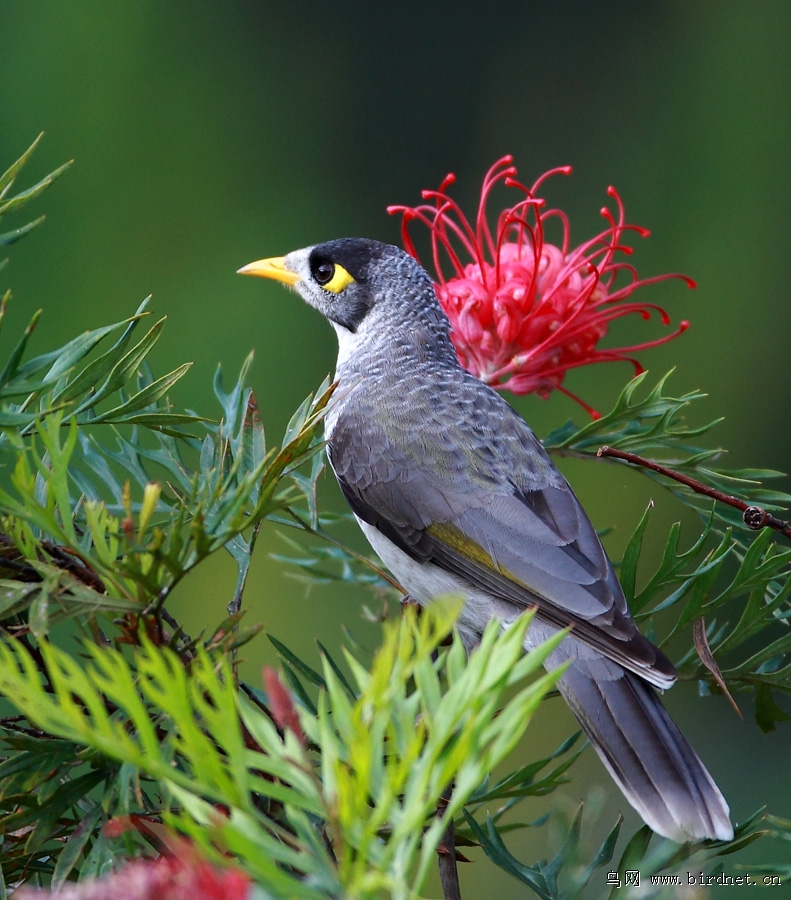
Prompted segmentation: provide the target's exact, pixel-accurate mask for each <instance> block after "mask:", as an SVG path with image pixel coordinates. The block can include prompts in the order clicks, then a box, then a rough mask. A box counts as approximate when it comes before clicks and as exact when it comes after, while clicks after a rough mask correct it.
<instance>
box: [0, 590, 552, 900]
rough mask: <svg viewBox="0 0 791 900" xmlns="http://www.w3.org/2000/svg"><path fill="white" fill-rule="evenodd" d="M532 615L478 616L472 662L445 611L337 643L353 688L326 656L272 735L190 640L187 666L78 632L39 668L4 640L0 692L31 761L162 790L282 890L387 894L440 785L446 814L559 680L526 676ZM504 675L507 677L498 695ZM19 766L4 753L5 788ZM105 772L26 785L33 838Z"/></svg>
mask: <svg viewBox="0 0 791 900" xmlns="http://www.w3.org/2000/svg"><path fill="white" fill-rule="evenodd" d="M456 608H457V607H456ZM529 618H530V617H529V616H528V615H526V616H524V617H523V618H522V620H521V621H520V622H517V623H516V624H515V625H514V626H513V627H512V628H510V629H508V631H506V632H502V631H501V629H500V628H499V626H498V625H497V623H494V622H493V623H491V625H490V627H489V628H488V629H487V631H486V633H485V635H484V637H483V640H482V641H481V644H480V646H479V647H478V648H477V650H476V651H475V652H474V653H473V654H472V655H471V657H470V659H469V662H468V661H467V657H466V653H465V650H464V647H463V645H462V643H461V640H460V638H459V637H458V636H455V637H454V640H453V643H452V644H451V646H450V647H449V648H447V649H444V648H442V649H441V648H440V645H441V643H442V642H443V640H444V639H445V638H446V637H447V636H448V634H449V633H450V630H451V628H452V625H453V622H454V619H455V612H454V610H453V608H451V609H450V610H448V609H445V610H440V611H438V613H432V614H431V615H423V616H420V617H418V616H417V615H416V614H415V612H414V611H411V614H410V615H405V616H404V617H402V618H401V619H400V620H397V621H394V622H392V623H388V625H387V626H386V627H385V630H384V635H383V642H382V646H381V648H380V649H379V651H378V652H377V654H376V656H375V658H374V660H373V662H372V664H371V665H370V668H366V667H365V666H364V665H363V663H362V662H361V661H360V660H358V659H356V658H355V657H353V656H352V655H351V654H349V655H348V656H347V663H348V664H349V666H350V668H351V671H352V674H353V678H354V680H355V684H356V689H357V692H358V693H357V697H356V699H355V700H353V701H352V700H350V699H349V697H348V695H347V688H346V686H345V685H344V684H343V683H342V681H341V680H340V679H339V678H338V676H337V675H336V673H335V669H334V667H333V665H331V664H330V663H328V662H327V661H325V663H324V687H323V688H322V690H321V692H320V695H319V699H318V712H317V713H316V714H313V713H311V712H309V711H307V710H304V709H303V710H302V711H301V713H300V715H299V724H300V726H301V729H302V730H303V731H304V735H303V734H302V733H295V731H293V730H291V729H289V728H286V729H284V730H282V731H280V730H278V728H277V727H276V725H275V724H274V723H273V721H272V717H271V715H270V714H268V713H267V712H265V711H263V710H262V709H261V708H259V707H258V706H256V705H255V704H252V703H250V702H247V701H245V700H244V699H243V697H242V696H241V695H240V694H239V693H238V691H237V689H236V685H235V683H234V679H233V675H232V671H231V667H230V665H229V664H228V662H227V660H226V659H224V658H223V657H222V656H219V657H218V656H216V655H215V656H210V655H209V654H208V653H206V652H205V651H203V650H199V651H198V653H197V655H196V656H195V658H194V659H193V660H192V662H191V664H190V665H189V667H187V668H185V666H184V664H183V660H182V659H181V658H180V657H179V656H178V655H177V654H176V653H174V652H173V651H171V650H168V649H166V648H158V647H156V646H155V645H153V644H152V643H150V642H148V641H144V642H143V644H142V646H141V648H140V649H139V650H137V651H136V652H134V653H133V654H132V656H131V659H129V660H127V658H126V657H125V656H124V654H123V653H121V652H119V651H117V650H114V649H111V648H108V647H99V646H96V645H92V644H87V645H85V648H84V649H85V654H86V656H87V660H81V661H79V662H78V661H77V660H75V659H74V658H73V657H72V656H70V655H69V654H67V653H66V652H64V651H63V650H59V649H58V648H57V647H56V646H54V645H52V644H49V643H47V642H44V643H42V644H41V645H40V653H41V657H42V658H43V668H42V669H39V667H38V665H37V661H36V659H35V658H34V656H33V655H32V654H31V653H30V651H28V650H26V649H25V646H24V644H23V643H22V642H21V641H14V640H7V641H6V642H5V643H4V644H0V691H2V693H3V694H4V695H5V696H6V697H7V698H8V699H9V700H10V701H11V702H12V703H13V704H14V705H15V707H16V708H17V709H19V710H20V711H21V712H22V713H23V714H24V715H25V716H26V718H27V719H28V721H29V722H31V723H33V724H34V725H36V726H37V727H39V728H41V729H42V730H43V731H45V732H47V733H48V734H49V735H52V736H54V738H53V739H51V740H50V744H51V745H52V749H51V751H50V753H49V754H48V758H47V759H46V760H44V761H42V762H41V763H40V767H41V766H43V767H50V766H52V765H57V764H59V763H60V764H62V763H63V761H64V760H67V759H69V753H70V751H73V748H74V746H76V745H81V746H83V747H86V748H89V750H91V751H94V752H95V753H96V754H99V755H101V757H102V758H104V759H105V760H111V761H113V762H115V763H116V764H121V765H125V766H131V767H134V769H135V770H137V771H139V772H140V773H142V774H143V776H145V777H148V778H151V779H155V780H156V781H157V783H158V784H159V785H161V786H162V787H163V788H164V789H165V790H166V791H167V794H168V797H169V802H168V804H166V805H170V807H171V811H170V815H169V817H168V820H169V821H170V823H171V824H172V825H173V826H174V827H176V828H178V830H179V831H181V832H183V833H185V834H188V835H190V836H191V837H192V838H193V839H194V840H195V841H196V843H198V844H199V845H200V846H201V848H202V849H203V850H204V851H205V853H206V854H207V855H210V856H212V857H214V858H219V852H218V848H219V847H222V848H223V849H224V850H225V851H227V852H231V853H233V854H234V855H235V857H236V858H237V860H238V861H239V863H240V864H241V865H242V866H243V867H244V868H245V869H246V870H247V871H248V872H249V873H250V874H251V875H252V876H253V877H254V878H255V879H256V881H257V882H258V883H259V884H261V885H263V886H264V887H265V888H267V889H268V890H270V891H272V892H274V893H276V894H277V895H278V896H289V897H294V898H297V897H299V898H305V900H313V898H317V897H327V896H337V897H347V896H353V897H360V898H365V897H376V896H380V895H381V892H382V891H383V890H384V891H386V892H387V893H388V895H389V896H392V897H403V898H406V897H412V896H415V894H416V893H418V892H419V891H420V889H421V886H422V884H423V882H424V881H425V878H426V875H427V873H428V870H429V868H430V867H431V865H432V864H433V860H434V855H435V851H436V849H437V846H438V844H439V842H440V839H441V837H442V833H443V831H444V830H445V822H444V821H443V819H442V818H440V817H438V816H437V804H438V801H439V798H440V797H441V796H442V794H443V792H444V791H445V790H446V788H447V787H448V786H449V785H451V784H452V785H453V792H452V795H451V796H450V799H449V801H448V805H447V808H446V810H445V816H446V817H452V816H455V815H456V814H457V813H459V812H460V811H461V810H462V808H463V807H464V805H465V803H466V802H467V800H468V799H469V797H470V795H471V794H472V793H473V791H475V789H476V788H477V787H478V785H479V784H480V783H481V782H482V781H483V780H484V779H485V778H486V776H487V774H488V773H489V772H490V771H491V770H492V769H493V768H494V767H495V766H497V765H498V764H499V763H500V762H501V761H502V760H503V759H504V758H505V756H506V755H507V754H508V753H509V751H510V750H511V749H512V748H513V747H514V745H515V744H516V743H517V741H518V740H519V738H520V737H521V735H522V733H523V732H524V729H525V728H526V727H527V725H528V723H529V721H530V718H531V715H532V713H533V711H534V710H535V709H536V707H537V706H538V704H539V702H540V700H541V698H542V697H543V695H544V694H545V693H546V691H547V690H548V689H549V688H550V687H551V686H552V684H553V683H554V681H555V680H556V678H557V674H558V673H557V672H556V673H553V674H552V675H548V674H542V675H541V676H540V677H538V678H537V679H535V680H533V681H532V682H531V683H525V682H526V679H528V677H529V676H533V675H535V673H536V671H537V670H538V669H540V668H541V664H542V662H543V660H544V659H545V658H546V655H547V654H548V653H549V651H550V650H551V649H552V647H553V646H556V645H557V643H558V642H559V639H560V637H561V636H558V638H555V639H553V640H552V641H550V642H548V643H547V644H545V645H543V646H542V647H540V648H538V649H536V650H534V651H532V652H531V653H529V654H527V655H525V654H524V653H523V652H522V643H523V640H524V634H525V630H526V628H527V626H528V624H529ZM511 688H517V689H518V690H517V692H516V693H513V691H510V692H509V694H510V696H508V697H506V691H509V689H511ZM245 735H247V740H245ZM312 747H320V748H321V754H320V756H319V755H317V754H316V753H315V752H314V751H313V750H312V749H311V748H312ZM26 762H27V760H26V758H25V757H20V758H17V761H16V766H15V767H12V766H8V764H6V772H5V773H2V772H0V774H6V776H7V778H6V784H8V776H14V775H16V776H18V775H19V772H20V770H21V769H22V766H23V764H24V763H26ZM107 768H108V767H107V765H106V764H104V765H103V767H102V768H99V769H94V770H93V771H92V772H90V773H88V774H86V775H84V776H82V777H81V779H74V780H72V781H71V782H69V784H68V790H67V791H64V790H62V789H59V790H58V791H56V792H55V795H56V796H57V794H58V793H61V794H68V796H63V797H57V800H56V799H55V798H54V797H50V796H42V795H41V793H40V794H39V807H40V808H39V809H38V810H36V812H37V813H38V816H39V818H38V824H37V830H42V833H43V834H47V833H48V828H46V827H44V828H43V829H41V828H40V826H41V823H42V822H46V823H47V825H48V826H49V825H51V821H50V820H52V821H54V820H55V819H56V818H57V817H59V816H60V815H61V814H62V812H63V810H64V808H65V807H66V806H68V805H71V804H74V803H75V801H77V800H78V799H79V800H81V801H82V802H83V803H85V804H87V805H88V808H89V810H90V811H91V812H95V810H96V808H97V806H96V803H95V801H91V800H89V799H87V798H86V797H84V794H87V793H88V792H89V790H90V788H92V787H94V786H95V785H96V784H98V783H99V782H100V781H102V780H105V779H106V778H107V777H108V776H107ZM12 769H15V771H11V770H12ZM20 781H21V780H20V779H19V778H18V777H17V783H18V784H17V789H20V788H23V787H27V788H28V789H29V788H30V786H31V782H30V777H29V775H28V776H27V778H26V780H25V781H24V782H22V783H20ZM216 804H221V805H222V807H223V809H225V810H226V813H225V814H224V815H218V812H217V808H216ZM18 821H20V822H21V821H28V818H25V819H22V818H20V819H18ZM34 838H35V833H34V835H33V836H31V841H33V840H34ZM29 843H30V842H29ZM35 846H37V847H39V846H40V843H39V842H38V841H35Z"/></svg>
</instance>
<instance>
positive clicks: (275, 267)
mask: <svg viewBox="0 0 791 900" xmlns="http://www.w3.org/2000/svg"><path fill="white" fill-rule="evenodd" d="M284 259H285V257H283V256H273V257H271V258H270V259H259V260H257V261H256V262H251V263H249V264H248V265H246V266H242V268H241V269H239V270H238V271H237V275H259V276H260V277H261V278H272V279H274V280H275V281H282V282H283V284H296V283H297V282H298V281H299V280H300V278H299V275H297V273H296V272H292V271H291V270H290V269H287V268H286V267H285V265H284V264H283V261H284Z"/></svg>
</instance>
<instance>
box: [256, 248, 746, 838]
mask: <svg viewBox="0 0 791 900" xmlns="http://www.w3.org/2000/svg"><path fill="white" fill-rule="evenodd" d="M239 271H240V273H243V274H246V275H260V276H263V277H264V278H272V279H275V280H276V281H281V282H284V283H285V284H286V285H289V286H291V287H293V288H294V289H295V290H296V291H297V293H299V294H300V295H301V297H302V298H303V299H304V300H305V301H306V302H307V303H308V304H310V305H311V306H313V307H315V308H316V309H317V310H318V311H319V312H320V313H322V315H324V316H325V317H326V318H327V319H329V321H330V324H331V325H332V326H333V328H334V329H335V332H336V333H337V335H338V344H339V352H338V366H337V372H336V377H337V380H338V382H339V384H338V388H337V390H336V393H335V395H334V397H333V402H332V406H331V407H330V409H329V411H328V413H327V416H326V420H325V427H326V437H327V441H328V454H329V460H330V463H331V465H332V468H333V470H334V472H335V475H336V477H337V479H338V483H339V484H340V487H341V490H342V491H343V493H344V496H345V497H346V499H347V500H348V502H349V505H350V506H351V508H352V510H353V511H354V514H355V516H356V518H357V521H358V522H359V523H360V527H361V528H362V530H363V532H364V534H365V536H366V537H367V538H368V540H369V541H370V543H371V546H372V547H373V548H374V550H375V551H376V552H377V554H378V555H379V557H380V558H381V559H382V561H383V563H384V564H385V565H386V566H387V567H388V568H389V569H390V571H391V572H392V573H393V575H394V576H395V577H396V578H397V579H398V581H399V582H400V584H401V585H402V586H403V587H404V589H405V590H406V591H408V592H409V594H410V595H411V596H412V597H413V598H414V599H415V600H417V601H418V603H420V604H421V605H425V604H428V603H430V602H431V601H432V599H434V598H436V597H438V596H440V595H442V594H458V595H461V596H462V597H463V598H464V600H465V602H464V607H463V610H462V613H461V617H460V620H459V631H460V633H461V635H462V638H463V639H464V641H465V644H466V645H467V647H468V649H470V648H472V647H473V646H474V645H475V644H476V643H477V641H478V640H479V638H480V635H481V633H482V631H483V629H484V628H485V626H486V624H487V622H488V621H489V620H490V619H491V618H492V617H493V616H497V617H498V618H499V619H500V620H501V621H502V622H503V623H504V624H506V625H507V624H508V623H509V622H512V621H513V620H514V619H515V618H516V617H517V616H518V615H519V614H520V613H521V612H522V611H523V610H525V609H526V608H531V607H534V608H535V610H536V617H535V619H534V621H533V624H532V625H531V627H530V629H529V631H528V635H527V638H526V649H529V647H530V646H534V645H536V644H538V643H539V642H541V641H543V640H545V639H546V638H548V637H549V636H550V635H552V634H554V633H555V632H556V631H557V629H560V628H566V627H567V626H571V632H570V634H569V636H568V637H566V638H565V639H564V640H563V641H562V642H561V644H560V645H559V647H558V648H557V649H556V650H555V651H554V652H553V653H552V654H551V656H550V657H549V659H548V662H547V667H548V668H550V669H552V668H554V667H556V666H558V665H560V664H562V663H564V662H567V661H570V665H569V667H568V669H567V670H566V671H565V673H564V674H563V675H562V677H561V678H560V681H559V683H558V688H559V690H560V693H561V694H562V695H563V697H564V698H565V700H566V702H567V703H568V705H569V706H570V707H571V710H572V712H573V713H574V715H575V716H576V717H577V719H578V720H579V722H580V725H581V726H582V728H583V730H584V731H585V734H586V735H587V736H588V738H589V739H590V742H591V744H592V745H593V747H594V748H595V750H596V752H597V753H598V755H599V757H600V758H601V761H602V762H603V763H604V765H605V767H606V768H607V770H608V771H609V773H610V775H612V777H613V779H614V780H615V783H616V784H617V785H618V787H619V788H620V789H621V790H622V791H623V793H624V796H625V797H626V799H627V800H628V801H629V803H631V805H632V806H633V807H634V808H635V809H636V810H637V812H638V813H639V814H640V815H641V816H642V818H643V819H644V820H645V822H646V823H647V824H648V825H649V826H650V827H651V828H652V829H653V830H654V831H656V832H657V833H658V834H661V835H664V836H665V837H668V838H672V839H673V840H675V841H679V842H683V841H689V840H695V841H696V840H701V839H704V838H717V839H719V840H729V839H731V838H732V837H733V828H732V826H731V822H730V818H729V811H728V805H727V804H726V802H725V799H724V798H723V796H722V794H721V793H720V791H719V789H718V788H717V786H716V784H715V783H714V781H713V779H712V778H711V776H710V775H709V773H708V772H707V771H706V769H705V767H704V766H703V763H701V761H700V759H699V758H698V756H697V754H696V753H695V751H694V750H693V749H692V747H691V746H690V744H689V743H688V742H687V740H686V739H685V738H684V736H683V735H682V734H681V732H680V731H679V730H678V728H677V727H676V725H675V724H674V723H673V721H672V720H671V719H670V717H669V716H668V714H667V712H666V711H665V709H664V707H663V706H662V704H661V702H660V700H659V697H658V695H657V692H656V690H655V688H659V689H664V688H669V687H670V686H671V685H672V684H673V682H674V681H675V679H676V673H675V670H674V668H673V665H672V664H671V663H670V661H669V660H668V659H667V657H666V656H665V655H664V654H663V653H662V652H661V651H660V650H659V649H658V648H657V647H655V646H654V645H653V644H652V643H651V642H650V641H649V640H647V639H646V638H645V637H643V635H642V634H640V632H639V631H638V630H637V627H636V626H635V624H634V621H633V620H632V617H631V615H630V613H629V609H628V607H627V605H626V600H625V598H624V595H623V591H622V589H621V586H620V584H619V583H618V580H617V578H616V576H615V573H614V572H613V568H612V565H611V564H610V561H609V559H608V558H607V555H606V554H605V552H604V549H603V548H602V545H601V542H600V541H599V538H598V536H597V534H596V531H595V530H594V528H593V525H592V524H591V522H590V520H589V519H588V517H587V515H586V514H585V511H584V510H583V509H582V506H581V505H580V503H579V501H578V500H577V498H576V497H575V495H574V492H573V491H572V489H571V487H569V485H568V483H567V482H566V480H565V478H564V477H563V476H562V475H561V474H560V472H559V471H558V470H557V469H556V468H555V466H554V464H553V463H552V461H551V460H550V458H549V456H548V455H547V453H546V451H545V450H544V448H543V447H542V445H541V443H540V442H539V441H538V439H537V438H536V437H535V435H534V434H533V432H532V431H531V430H530V428H529V427H528V426H527V425H526V424H525V422H524V420H523V419H522V418H521V417H520V416H519V415H518V414H517V413H516V412H515V411H514V410H513V409H512V408H511V407H510V406H509V405H508V403H506V401H505V400H503V398H502V397H500V395H499V394H497V393H496V392H495V391H493V390H492V389H491V388H490V387H488V386H487V385H485V384H484V383H483V382H481V381H479V380H478V379H477V378H476V377H475V376H473V375H471V374H470V373H469V372H467V371H465V370H464V369H463V368H462V367H461V365H460V364H459V362H458V359H457V357H456V352H455V350H454V349H453V344H452V343H451V340H450V323H449V321H448V319H447V317H446V316H445V313H444V312H443V310H442V308H441V306H440V304H439V301H438V299H437V295H436V293H435V291H434V286H433V284H432V281H431V278H430V277H429V275H428V273H427V272H425V271H424V270H423V269H422V268H421V266H420V265H419V264H418V263H417V262H416V261H415V260H414V259H413V258H412V257H411V256H409V255H408V254H406V253H404V252H403V251H402V250H400V249H398V248H397V247H393V246H390V245H388V244H382V243H378V242H377V241H371V240H365V239H362V238H346V239H342V240H336V241H329V242H328V243H324V244H317V245H316V246H313V247H306V248H305V249H303V250H295V251H294V252H293V253H289V254H288V255H287V256H284V257H278V258H273V259H263V260H259V261H258V262H254V263H251V264H250V265H248V266H245V267H244V268H242V269H240V270H239Z"/></svg>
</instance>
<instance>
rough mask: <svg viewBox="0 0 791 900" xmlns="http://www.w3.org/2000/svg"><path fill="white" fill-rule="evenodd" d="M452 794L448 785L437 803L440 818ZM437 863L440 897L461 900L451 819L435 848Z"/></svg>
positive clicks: (451, 818)
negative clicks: (440, 885) (440, 888)
mask: <svg viewBox="0 0 791 900" xmlns="http://www.w3.org/2000/svg"><path fill="white" fill-rule="evenodd" d="M452 794H453V784H452V783H451V784H449V785H448V787H447V788H446V790H445V791H444V792H443V794H442V796H441V797H440V798H439V801H438V802H437V813H438V814H439V816H440V818H443V819H444V818H445V813H446V812H447V809H448V803H450V798H451V796H452ZM437 857H438V863H439V880H440V882H441V884H442V896H443V898H444V900H461V887H460V885H459V870H458V866H457V865H456V832H455V829H454V827H453V817H452V816H450V817H448V823H447V825H446V826H445V831H444V832H443V834H442V840H441V841H440V845H439V847H438V848H437Z"/></svg>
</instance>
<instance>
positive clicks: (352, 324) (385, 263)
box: [239, 238, 449, 351]
mask: <svg viewBox="0 0 791 900" xmlns="http://www.w3.org/2000/svg"><path fill="white" fill-rule="evenodd" d="M239 273H240V274H242V275H259V276H261V277H263V278H272V279H274V280H275V281H281V282H283V283H284V284H287V285H289V286H290V287H293V288H294V290H296V291H297V293H298V294H299V295H300V296H301V297H302V299H303V300H304V301H305V302H306V303H308V304H309V305H310V306H313V307H315V308H316V309H317V310H318V311H319V312H320V313H322V315H324V316H325V317H326V318H327V319H328V320H329V321H330V323H331V324H332V325H333V326H334V328H335V331H336V332H337V334H338V338H339V341H340V343H341V349H342V351H343V349H344V345H348V344H349V343H352V344H356V343H357V340H356V339H355V338H356V337H357V336H358V334H359V337H360V338H363V336H364V339H365V342H366V343H367V344H370V342H371V341H372V340H376V339H377V338H384V337H385V336H388V335H389V336H392V335H394V334H400V335H406V334H408V333H413V334H414V333H417V332H421V331H423V330H424V329H425V328H428V330H429V332H430V333H431V335H432V337H433V338H434V339H435V340H437V341H438V342H439V343H441V344H445V343H447V344H449V339H448V333H449V324H448V320H447V317H446V316H445V314H444V313H443V312H442V308H441V307H440V305H439V301H438V300H437V297H436V293H435V291H434V285H433V282H432V280H431V278H430V276H429V275H428V273H427V272H426V271H425V270H424V269H423V268H422V267H421V266H420V264H419V263H418V262H417V261H416V260H415V259H413V258H412V257H411V256H410V255H409V254H408V253H405V252H404V251H403V250H401V249H399V248H398V247H394V246H392V245H390V244H382V243H379V242H378V241H371V240H367V239H365V238H342V239H340V240H335V241H328V242H327V243H324V244H316V245H314V246H312V247H305V248H304V249H302V250H294V251H293V252H291V253H289V254H288V255H286V256H280V257H273V258H270V259H261V260H258V261H257V262H253V263H250V264H249V265H247V266H244V267H243V268H241V269H239Z"/></svg>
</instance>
